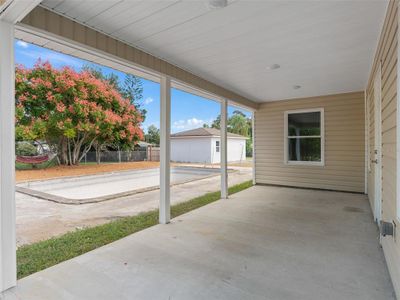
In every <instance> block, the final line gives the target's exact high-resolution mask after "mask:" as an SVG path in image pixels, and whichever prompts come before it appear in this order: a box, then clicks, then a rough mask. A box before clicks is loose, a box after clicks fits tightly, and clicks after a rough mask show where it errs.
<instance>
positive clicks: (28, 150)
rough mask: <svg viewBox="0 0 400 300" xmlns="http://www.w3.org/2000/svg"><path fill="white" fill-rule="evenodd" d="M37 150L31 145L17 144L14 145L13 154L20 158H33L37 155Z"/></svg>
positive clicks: (26, 143) (25, 143)
mask: <svg viewBox="0 0 400 300" xmlns="http://www.w3.org/2000/svg"><path fill="white" fill-rule="evenodd" d="M37 152H38V151H37V149H36V147H35V146H33V145H32V144H31V143H28V142H19V143H16V144H15V154H16V155H21V156H35V155H37Z"/></svg>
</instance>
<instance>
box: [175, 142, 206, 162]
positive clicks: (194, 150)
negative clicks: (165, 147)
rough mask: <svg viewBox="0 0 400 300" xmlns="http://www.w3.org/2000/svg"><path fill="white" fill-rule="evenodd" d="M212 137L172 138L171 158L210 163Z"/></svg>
mask: <svg viewBox="0 0 400 300" xmlns="http://www.w3.org/2000/svg"><path fill="white" fill-rule="evenodd" d="M211 158H212V156H211V138H209V137H204V138H171V160H172V161H176V162H193V163H210V162H211Z"/></svg>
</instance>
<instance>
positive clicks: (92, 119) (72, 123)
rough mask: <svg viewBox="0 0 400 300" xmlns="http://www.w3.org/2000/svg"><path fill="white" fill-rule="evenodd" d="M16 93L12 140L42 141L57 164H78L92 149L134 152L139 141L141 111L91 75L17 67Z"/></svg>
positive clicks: (45, 67) (45, 65)
mask: <svg viewBox="0 0 400 300" xmlns="http://www.w3.org/2000/svg"><path fill="white" fill-rule="evenodd" d="M15 90H16V138H17V139H19V140H31V141H35V140H45V141H46V142H47V143H48V144H49V145H50V147H51V148H52V149H55V151H56V152H57V155H58V159H59V161H60V163H61V164H64V165H76V164H79V162H80V161H81V160H82V158H83V157H84V156H85V154H86V153H87V152H88V151H89V150H90V148H91V147H92V146H93V145H94V144H96V145H98V144H114V145H118V146H120V147H132V146H133V145H134V144H135V142H137V141H139V140H142V139H143V132H142V129H141V127H140V125H141V122H142V116H141V114H140V112H139V111H137V110H136V108H135V107H134V106H133V105H132V104H131V103H130V100H128V99H124V98H123V97H122V96H121V94H120V93H118V91H117V90H116V89H115V87H114V86H113V85H111V84H110V83H109V82H107V81H106V80H101V79H97V78H95V77H94V76H93V75H92V74H91V73H90V72H87V71H82V72H76V71H74V70H73V69H71V68H68V67H64V68H62V69H54V68H53V67H52V66H51V64H50V63H48V62H45V63H42V62H41V61H40V60H39V61H38V63H37V64H36V65H35V66H34V67H33V68H32V69H26V68H24V67H22V66H18V67H17V68H16V86H15Z"/></svg>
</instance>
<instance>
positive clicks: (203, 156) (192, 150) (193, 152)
mask: <svg viewBox="0 0 400 300" xmlns="http://www.w3.org/2000/svg"><path fill="white" fill-rule="evenodd" d="M247 139H248V138H247V137H244V136H242V135H238V134H233V133H228V162H234V161H242V160H245V159H246V140H247ZM220 151H221V136H220V130H219V129H215V128H196V129H192V130H186V131H181V132H178V133H175V134H172V135H171V160H172V161H176V162H192V163H219V162H220V160H221V153H220Z"/></svg>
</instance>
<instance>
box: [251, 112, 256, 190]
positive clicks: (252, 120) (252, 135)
mask: <svg viewBox="0 0 400 300" xmlns="http://www.w3.org/2000/svg"><path fill="white" fill-rule="evenodd" d="M255 118H256V113H255V112H253V113H252V115H251V130H252V133H251V137H252V139H253V140H252V147H253V151H252V160H253V185H255V184H256V127H255V126H256V119H255Z"/></svg>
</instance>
